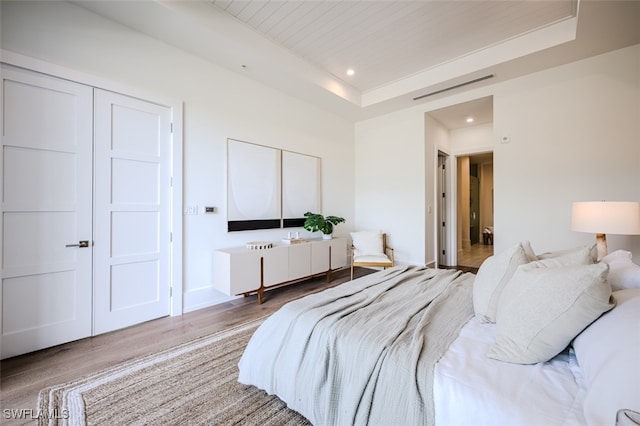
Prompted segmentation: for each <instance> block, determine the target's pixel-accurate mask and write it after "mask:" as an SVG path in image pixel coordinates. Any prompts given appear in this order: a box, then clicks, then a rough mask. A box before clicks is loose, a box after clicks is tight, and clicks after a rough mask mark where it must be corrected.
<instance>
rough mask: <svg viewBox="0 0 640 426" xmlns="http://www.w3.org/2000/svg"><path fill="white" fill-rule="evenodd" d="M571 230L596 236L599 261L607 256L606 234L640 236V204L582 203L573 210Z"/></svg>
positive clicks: (621, 202) (574, 205) (575, 205)
mask: <svg viewBox="0 0 640 426" xmlns="http://www.w3.org/2000/svg"><path fill="white" fill-rule="evenodd" d="M571 229H572V230H573V231H578V232H592V233H595V234H596V247H597V249H598V260H600V259H602V258H603V257H604V256H606V255H607V237H606V235H605V234H620V235H640V203H639V202H636V201H581V202H575V203H573V206H572V208H571Z"/></svg>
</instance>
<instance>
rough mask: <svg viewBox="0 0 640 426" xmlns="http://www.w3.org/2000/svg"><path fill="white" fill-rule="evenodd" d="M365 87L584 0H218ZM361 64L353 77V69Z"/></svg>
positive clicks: (491, 42)
mask: <svg viewBox="0 0 640 426" xmlns="http://www.w3.org/2000/svg"><path fill="white" fill-rule="evenodd" d="M211 4H212V5H213V6H215V7H216V8H219V9H221V10H224V11H225V12H226V13H228V14H230V15H232V16H233V17H235V18H236V19H237V20H239V21H241V22H243V23H244V24H246V25H248V26H250V27H251V28H253V29H254V30H255V31H257V32H258V33H260V34H263V35H264V36H266V37H267V38H269V39H271V40H272V41H274V42H275V43H277V44H279V45H281V46H283V47H285V48H286V49H288V50H289V51H291V52H293V53H294V54H296V55H297V56H299V57H301V58H303V59H305V60H306V61H308V62H310V63H312V64H314V65H316V66H318V67H320V68H322V69H324V70H326V71H327V72H329V73H330V74H332V75H333V76H335V77H336V78H339V79H341V80H343V81H345V82H348V83H349V84H350V85H352V86H353V87H355V88H357V89H359V90H360V91H366V90H370V89H374V88H376V87H380V86H383V85H385V84H388V83H390V82H393V81H397V80H399V79H402V78H406V77H407V76H410V75H412V74H415V73H418V72H420V71H423V70H428V69H432V68H434V67H436V66H438V65H440V64H443V63H447V62H449V61H452V60H454V59H457V58H461V57H464V56H465V55H469V54H471V53H473V52H477V51H480V50H482V49H485V48H487V47H491V46H495V45H497V44H499V43H502V42H505V41H507V40H510V39H513V38H515V37H517V36H520V35H523V34H526V33H529V32H532V31H535V30H537V29H540V28H544V27H546V26H549V25H551V24H554V23H557V22H560V21H562V20H565V19H569V18H572V17H575V16H576V14H577V2H576V1H574V0H557V1H556V0H553V1H551V0H550V1H540V0H535V1H530V0H529V1H520V0H519V1H495V0H490V1H486V0H472V1H451V0H449V1H435V0H417V1H414V0H400V1H398V0H395V1H389V0H380V1H377V0H364V1H352V0H343V1H338V0H212V2H211ZM349 68H351V69H353V70H355V74H354V75H353V76H352V77H349V76H347V74H346V71H347V69H349Z"/></svg>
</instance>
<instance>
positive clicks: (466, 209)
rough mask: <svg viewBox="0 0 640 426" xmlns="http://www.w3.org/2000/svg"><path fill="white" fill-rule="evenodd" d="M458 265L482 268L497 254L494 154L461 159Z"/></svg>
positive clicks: (459, 163) (459, 158)
mask: <svg viewBox="0 0 640 426" xmlns="http://www.w3.org/2000/svg"><path fill="white" fill-rule="evenodd" d="M457 164H458V176H459V179H458V181H457V188H458V193H459V194H460V196H459V197H458V200H457V203H458V205H457V207H456V210H457V212H458V215H457V217H458V229H460V230H461V232H460V233H459V235H458V241H459V243H460V244H459V245H458V261H457V264H458V266H465V267H469V268H478V267H480V265H481V264H482V262H484V260H485V259H486V258H487V257H489V256H491V255H493V240H494V235H493V234H494V228H493V153H491V152H488V153H481V154H472V155H465V156H459V157H458V158H457Z"/></svg>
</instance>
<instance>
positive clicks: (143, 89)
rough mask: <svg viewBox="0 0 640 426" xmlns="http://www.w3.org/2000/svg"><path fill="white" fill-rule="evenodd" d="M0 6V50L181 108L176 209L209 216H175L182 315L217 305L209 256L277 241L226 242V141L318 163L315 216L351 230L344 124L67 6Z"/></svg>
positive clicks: (272, 236)
mask: <svg viewBox="0 0 640 426" xmlns="http://www.w3.org/2000/svg"><path fill="white" fill-rule="evenodd" d="M1 7H2V9H1V19H2V21H1V31H2V32H1V47H2V49H5V50H8V51H12V52H16V53H19V54H21V55H25V56H28V57H32V58H37V59H39V60H42V61H46V62H47V63H51V64H55V65H58V66H62V67H66V68H69V69H72V70H76V71H79V72H82V73H86V74H88V75H93V76H97V77H99V78H101V79H104V80H105V81H108V82H113V83H114V87H117V89H118V90H120V89H122V88H131V90H132V91H134V92H135V94H140V93H144V94H145V95H144V96H145V97H147V94H149V96H151V97H153V96H159V97H170V98H175V99H179V100H182V101H183V105H184V117H183V118H184V134H183V137H184V139H183V143H184V164H183V166H184V188H183V190H184V205H185V207H186V206H195V205H198V206H200V207H201V208H202V207H203V206H215V207H217V208H218V213H217V214H214V215H211V214H207V215H205V214H202V213H201V214H199V215H195V216H191V215H190V216H184V241H183V246H184V265H183V266H184V268H183V269H184V283H183V285H184V307H185V310H186V311H189V310H193V309H196V308H199V307H203V306H207V305H210V304H212V303H216V302H219V301H221V300H225V298H224V297H223V296H222V295H221V294H219V293H217V292H215V291H214V290H213V289H212V279H213V273H212V253H213V251H214V250H215V249H217V248H223V247H230V246H236V245H242V244H244V243H245V242H247V241H252V240H279V239H280V238H282V237H283V236H284V235H286V232H285V231H283V230H274V231H258V232H240V233H227V231H226V217H225V212H226V170H225V167H226V157H225V155H226V153H225V147H226V140H227V138H234V139H239V140H244V141H249V142H254V143H258V144H263V145H268V146H273V147H277V148H283V149H287V150H291V151H296V152H300V153H304V154H309V155H314V156H318V157H321V158H322V187H323V200H322V202H323V210H324V212H325V213H327V214H334V215H338V216H343V217H345V218H346V219H347V223H346V224H343V225H340V226H338V227H337V229H336V234H337V235H348V232H349V230H351V229H352V228H353V225H354V222H355V220H354V172H353V164H354V151H353V138H354V129H353V124H352V123H349V122H347V121H345V120H343V119H342V118H340V117H338V116H337V115H335V114H332V113H330V112H326V111H323V110H320V109H318V108H315V107H313V106H311V105H309V104H305V103H303V102H300V101H298V100H296V99H294V98H291V97H289V96H286V95H283V94H282V93H280V92H278V91H275V90H272V89H270V88H268V87H266V86H264V85H262V84H260V83H257V82H255V81H253V80H250V79H248V78H245V77H243V76H242V75H240V74H237V73H234V72H231V71H229V70H226V69H223V68H220V67H218V66H216V65H213V64H211V63H209V62H206V61H203V60H201V59H199V58H197V57H195V56H192V55H190V54H188V53H185V52H183V51H181V50H178V49H175V48H173V47H171V46H169V45H167V44H164V43H162V42H159V41H156V40H154V39H152V38H150V37H147V36H144V35H142V34H140V33H136V32H133V31H131V30H129V29H127V28H126V27H123V26H121V25H118V24H115V23H113V22H111V21H108V20H105V19H103V18H101V17H99V16H97V15H95V14H92V13H90V12H88V11H86V10H84V9H82V8H79V7H76V6H74V5H71V4H68V3H63V2H42V3H39V2H16V3H13V2H4V1H3V2H2V4H1ZM212 42H215V40H212ZM107 85H109V83H108V84H107ZM106 88H107V89H109V88H111V89H113V87H106ZM125 90H126V89H125ZM150 100H153V99H150ZM300 230H301V228H300ZM302 233H303V235H306V231H302Z"/></svg>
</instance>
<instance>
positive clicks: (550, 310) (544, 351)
mask: <svg viewBox="0 0 640 426" xmlns="http://www.w3.org/2000/svg"><path fill="white" fill-rule="evenodd" d="M543 265H544V264H540V263H538V262H533V263H532V264H530V265H525V266H521V267H520V268H518V270H517V271H516V273H515V274H514V276H513V278H512V279H511V281H510V282H509V283H508V284H507V286H506V287H505V289H504V291H503V292H502V296H501V298H500V304H499V306H498V312H497V315H496V341H495V343H494V345H493V346H492V347H491V348H490V349H489V352H488V356H489V357H490V358H494V359H497V360H500V361H507V362H512V363H517V364H535V363H538V362H544V361H548V360H549V359H551V358H553V357H554V356H556V355H557V354H558V353H560V352H562V350H563V349H565V348H566V347H567V346H568V345H569V343H570V342H571V340H572V339H573V338H574V337H575V336H576V335H577V334H578V333H580V331H582V330H583V329H584V328H585V327H586V326H588V325H589V324H590V323H591V322H592V321H594V320H595V319H596V318H598V317H599V316H600V315H601V314H602V313H603V312H606V311H608V310H609V309H611V308H613V306H614V305H615V303H612V301H610V300H609V299H610V296H611V287H610V286H609V283H607V273H608V271H609V267H608V266H607V265H606V264H601V263H599V264H591V265H574V266H563V267H559V268H547V267H545V266H543Z"/></svg>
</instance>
